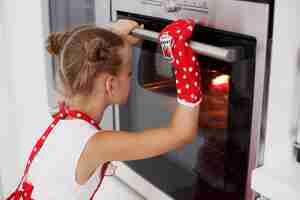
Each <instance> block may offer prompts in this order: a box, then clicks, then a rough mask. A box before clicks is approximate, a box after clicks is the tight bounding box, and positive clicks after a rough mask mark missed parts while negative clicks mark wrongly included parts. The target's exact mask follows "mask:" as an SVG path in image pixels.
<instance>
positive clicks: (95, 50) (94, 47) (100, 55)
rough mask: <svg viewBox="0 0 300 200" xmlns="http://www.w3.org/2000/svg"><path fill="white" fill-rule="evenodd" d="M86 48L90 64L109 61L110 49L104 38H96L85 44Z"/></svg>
mask: <svg viewBox="0 0 300 200" xmlns="http://www.w3.org/2000/svg"><path fill="white" fill-rule="evenodd" d="M84 48H85V52H86V55H87V59H88V61H89V62H94V63H97V62H101V61H105V60H108V59H109V55H110V52H109V48H108V45H107V42H105V41H104V40H103V39H102V38H94V39H92V40H90V41H87V42H85V44H84Z"/></svg>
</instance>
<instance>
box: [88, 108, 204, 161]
mask: <svg viewBox="0 0 300 200" xmlns="http://www.w3.org/2000/svg"><path fill="white" fill-rule="evenodd" d="M198 118H199V106H196V107H192V108H191V107H187V106H184V105H181V104H178V106H177V109H176V111H175V113H174V114H173V117H172V120H171V122H170V124H169V126H167V127H166V128H157V129H149V130H145V131H142V132H136V133H128V132H125V131H102V132H99V133H97V134H96V135H95V136H93V137H92V138H91V139H90V140H89V142H88V145H87V148H86V150H85V154H86V155H87V156H88V157H89V158H88V160H89V162H91V163H90V164H91V165H93V166H98V165H99V164H101V163H103V162H107V161H113V160H118V161H125V160H138V159H144V158H149V157H153V156H157V155H160V154H163V153H166V152H168V151H170V150H173V149H177V148H180V147H182V146H184V145H186V144H189V143H192V142H193V140H194V138H195V137H196V136H197V130H198Z"/></svg>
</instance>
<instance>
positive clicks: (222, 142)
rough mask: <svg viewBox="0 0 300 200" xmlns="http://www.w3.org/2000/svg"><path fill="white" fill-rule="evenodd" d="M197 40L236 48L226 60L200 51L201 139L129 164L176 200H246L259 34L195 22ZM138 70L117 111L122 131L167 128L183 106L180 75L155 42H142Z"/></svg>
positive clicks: (156, 22)
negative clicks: (178, 91)
mask: <svg viewBox="0 0 300 200" xmlns="http://www.w3.org/2000/svg"><path fill="white" fill-rule="evenodd" d="M117 16H118V18H119V19H120V18H127V19H133V20H136V21H138V22H139V23H142V24H144V26H145V29H146V30H151V31H154V32H160V31H161V30H162V28H163V27H165V26H166V25H167V24H168V23H170V21H168V20H165V19H160V18H154V17H147V16H142V15H137V14H132V13H127V12H118V13H117ZM192 40H193V41H195V42H199V43H200V44H205V45H208V46H210V47H216V48H224V49H234V50H235V52H237V54H236V55H237V56H236V58H235V59H234V60H227V61H224V60H226V59H220V58H212V57H214V56H213V55H212V56H210V55H208V54H207V55H201V54H198V61H199V62H200V63H201V73H202V86H203V91H204V100H203V102H202V104H201V112H200V115H199V127H200V128H199V133H198V137H197V139H196V140H195V141H194V142H193V143H192V144H189V145H186V146H185V147H183V148H182V149H177V150H174V151H171V152H169V153H167V154H165V155H161V156H159V157H155V158H150V159H146V160H138V161H128V162H126V164H127V165H128V166H129V167H130V168H132V169H133V170H135V171H136V172H137V173H138V174H140V175H141V176H142V177H144V178H145V179H146V180H148V181H149V182H150V183H152V184H153V185H155V186H156V187H158V188H159V189H161V190H162V191H164V192H165V193H167V194H168V195H170V196H171V197H173V198H174V199H178V200H179V199H191V200H192V199H205V198H207V199H210V200H217V199H218V200H219V199H220V198H222V199H227V198H231V199H236V200H241V199H244V197H245V189H246V181H247V170H248V161H249V148H250V136H251V119H252V108H253V93H254V75H255V52H256V39H255V38H253V37H250V36H246V35H241V34H236V33H231V32H226V31H221V30H216V29H212V28H208V27H202V26H200V25H197V26H196V28H195V31H194V33H193V36H192ZM200 51H201V50H200ZM200 51H199V52H200ZM133 68H134V69H133V73H134V78H133V80H132V90H131V94H130V96H129V100H128V103H127V104H126V105H122V106H119V110H118V114H117V115H118V117H119V128H120V129H121V130H127V131H131V132H132V134H135V133H134V132H136V131H142V130H144V129H148V128H157V127H164V126H167V125H168V123H169V121H170V119H171V115H172V113H173V112H174V110H175V107H176V105H177V101H176V87H175V78H174V72H173V70H172V68H171V66H170V64H169V63H168V62H166V61H165V60H164V58H163V57H162V55H161V51H160V47H159V46H158V44H157V43H156V42H154V41H148V40H144V41H143V43H142V44H141V45H140V46H138V47H135V48H134V66H133Z"/></svg>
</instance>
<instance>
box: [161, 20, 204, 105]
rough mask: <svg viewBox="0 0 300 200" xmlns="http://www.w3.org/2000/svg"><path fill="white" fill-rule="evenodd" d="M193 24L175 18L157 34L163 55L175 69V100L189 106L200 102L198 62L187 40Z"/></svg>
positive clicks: (189, 21) (190, 21)
mask: <svg viewBox="0 0 300 200" xmlns="http://www.w3.org/2000/svg"><path fill="white" fill-rule="evenodd" d="M194 26H195V22H194V21H193V20H177V21H175V22H173V23H172V24H170V25H168V26H166V27H165V28H164V29H163V30H162V32H161V33H160V35H159V41H160V44H161V47H162V52H163V55H164V57H165V58H166V59H168V60H170V62H171V63H172V65H173V67H174V70H175V76H176V88H177V100H178V102H179V103H180V104H183V105H186V106H190V107H193V106H196V105H198V104H200V102H201V100H202V91H201V77H200V67H199V63H198V61H197V59H196V56H195V53H194V52H193V50H192V48H191V47H189V44H188V42H187V41H188V39H189V38H190V37H191V36H192V33H193V30H194Z"/></svg>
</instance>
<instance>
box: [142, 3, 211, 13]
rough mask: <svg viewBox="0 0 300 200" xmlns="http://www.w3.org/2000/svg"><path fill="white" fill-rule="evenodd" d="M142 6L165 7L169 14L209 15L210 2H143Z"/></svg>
mask: <svg viewBox="0 0 300 200" xmlns="http://www.w3.org/2000/svg"><path fill="white" fill-rule="evenodd" d="M141 2H142V4H148V5H153V6H160V7H163V8H164V9H165V10H166V11H167V12H179V11H180V10H182V9H183V10H190V11H196V12H202V13H208V9H209V5H208V0H141Z"/></svg>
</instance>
